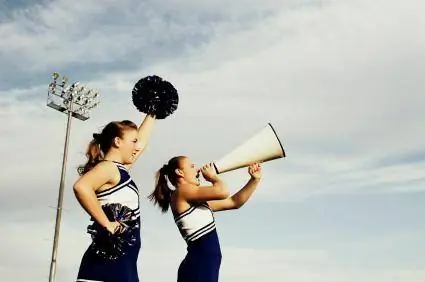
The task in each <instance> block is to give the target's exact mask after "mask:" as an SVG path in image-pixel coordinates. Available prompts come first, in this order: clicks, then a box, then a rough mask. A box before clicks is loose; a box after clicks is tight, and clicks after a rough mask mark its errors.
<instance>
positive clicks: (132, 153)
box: [117, 130, 141, 164]
mask: <svg viewBox="0 0 425 282" xmlns="http://www.w3.org/2000/svg"><path fill="white" fill-rule="evenodd" d="M137 135H138V134H137V131H136V130H125V131H124V132H123V136H122V138H117V139H118V142H117V143H118V148H119V150H120V152H121V155H122V159H123V162H124V163H125V164H131V163H133V162H134V161H135V159H136V158H135V157H136V155H137V153H138V152H140V150H141V146H140V142H139V140H138V136H137Z"/></svg>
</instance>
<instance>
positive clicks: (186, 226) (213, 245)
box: [174, 203, 221, 282]
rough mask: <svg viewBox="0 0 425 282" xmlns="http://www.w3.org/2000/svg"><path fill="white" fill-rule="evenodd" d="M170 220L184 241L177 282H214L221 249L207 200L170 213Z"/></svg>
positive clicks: (218, 268) (216, 279) (219, 262)
mask: <svg viewBox="0 0 425 282" xmlns="http://www.w3.org/2000/svg"><path fill="white" fill-rule="evenodd" d="M174 221H175V223H176V225H177V227H178V228H179V231H180V234H181V235H182V237H183V239H184V240H185V241H186V243H187V254H186V257H185V258H184V260H183V261H182V262H181V264H180V266H179V269H178V277H177V282H217V281H218V277H219V271H220V265H221V249H220V242H219V238H218V234H217V230H216V226H215V219H214V213H213V211H212V210H211V208H210V207H209V206H208V204H207V203H197V204H193V205H192V206H191V207H190V208H189V209H187V210H186V211H185V212H182V213H180V214H176V215H174Z"/></svg>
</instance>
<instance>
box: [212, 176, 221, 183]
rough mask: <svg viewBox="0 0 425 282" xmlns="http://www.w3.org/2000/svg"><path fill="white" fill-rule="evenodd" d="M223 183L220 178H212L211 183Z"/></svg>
mask: <svg viewBox="0 0 425 282" xmlns="http://www.w3.org/2000/svg"><path fill="white" fill-rule="evenodd" d="M220 181H221V179H220V178H218V177H214V178H211V183H213V184H214V183H218V182H220Z"/></svg>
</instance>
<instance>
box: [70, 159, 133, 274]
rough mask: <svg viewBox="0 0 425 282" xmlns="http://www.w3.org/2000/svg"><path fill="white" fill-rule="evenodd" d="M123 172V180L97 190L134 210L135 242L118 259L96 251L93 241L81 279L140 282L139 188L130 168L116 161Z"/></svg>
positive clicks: (109, 200) (107, 199)
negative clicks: (138, 264)
mask: <svg viewBox="0 0 425 282" xmlns="http://www.w3.org/2000/svg"><path fill="white" fill-rule="evenodd" d="M114 163H115V165H116V166H117V168H118V170H119V172H120V176H121V178H120V181H119V183H118V184H116V185H115V186H113V187H111V188H108V189H107V190H104V191H101V192H98V193H96V196H97V199H98V200H99V202H100V204H101V205H102V206H103V205H105V204H111V203H119V204H121V205H124V206H127V207H129V208H130V209H132V211H133V217H132V224H133V226H135V227H136V228H135V229H133V231H132V232H134V237H135V242H134V244H133V245H132V246H127V248H126V249H125V250H124V251H125V254H124V255H122V256H120V257H118V258H117V259H115V260H107V259H103V258H102V257H100V256H98V255H97V254H96V247H95V246H94V244H93V243H92V244H91V245H90V246H89V247H88V249H87V250H86V252H85V253H84V256H83V258H82V261H81V264H80V268H79V272H78V276H77V282H139V276H138V273H137V258H138V255H139V250H140V246H141V242H140V241H141V240H140V206H139V191H138V188H137V186H136V184H135V183H134V181H133V180H132V179H131V176H130V174H129V173H128V170H127V168H126V167H125V166H124V165H122V164H120V163H117V162H114Z"/></svg>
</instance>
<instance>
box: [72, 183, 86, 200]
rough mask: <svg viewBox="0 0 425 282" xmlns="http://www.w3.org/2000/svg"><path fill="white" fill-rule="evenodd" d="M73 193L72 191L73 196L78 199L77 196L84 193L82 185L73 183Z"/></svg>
mask: <svg viewBox="0 0 425 282" xmlns="http://www.w3.org/2000/svg"><path fill="white" fill-rule="evenodd" d="M73 191H74V195H75V196H77V197H78V196H79V195H81V194H83V193H84V191H85V188H84V186H83V185H81V184H79V183H75V184H74V186H73Z"/></svg>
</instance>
